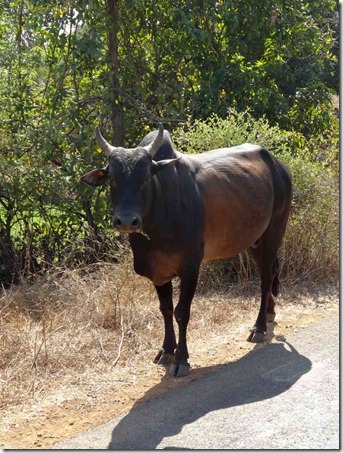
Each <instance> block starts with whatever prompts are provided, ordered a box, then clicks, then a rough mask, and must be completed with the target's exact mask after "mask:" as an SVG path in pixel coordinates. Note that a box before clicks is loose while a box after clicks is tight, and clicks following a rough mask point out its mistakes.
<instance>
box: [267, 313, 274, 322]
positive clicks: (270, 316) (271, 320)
mask: <svg viewBox="0 0 343 453" xmlns="http://www.w3.org/2000/svg"><path fill="white" fill-rule="evenodd" d="M275 316H276V315H275V313H267V322H274V321H275Z"/></svg>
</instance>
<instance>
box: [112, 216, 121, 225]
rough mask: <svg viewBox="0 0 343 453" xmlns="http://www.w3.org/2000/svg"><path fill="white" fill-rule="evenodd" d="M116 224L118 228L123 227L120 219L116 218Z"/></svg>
mask: <svg viewBox="0 0 343 453" xmlns="http://www.w3.org/2000/svg"><path fill="white" fill-rule="evenodd" d="M114 224H115V226H117V227H119V226H121V220H120V218H119V217H116V218H115V219H114Z"/></svg>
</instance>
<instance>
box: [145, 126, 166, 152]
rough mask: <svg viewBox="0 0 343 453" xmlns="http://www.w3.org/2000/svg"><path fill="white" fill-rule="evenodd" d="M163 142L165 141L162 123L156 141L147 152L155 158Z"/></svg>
mask: <svg viewBox="0 0 343 453" xmlns="http://www.w3.org/2000/svg"><path fill="white" fill-rule="evenodd" d="M162 140H163V125H162V123H158V133H157V135H156V137H155V140H154V141H153V142H152V143H151V144H150V145H149V146H147V147H146V150H147V151H148V153H149V154H150V156H151V157H152V158H154V156H155V154H156V153H157V151H158V149H159V147H160V146H161V144H162Z"/></svg>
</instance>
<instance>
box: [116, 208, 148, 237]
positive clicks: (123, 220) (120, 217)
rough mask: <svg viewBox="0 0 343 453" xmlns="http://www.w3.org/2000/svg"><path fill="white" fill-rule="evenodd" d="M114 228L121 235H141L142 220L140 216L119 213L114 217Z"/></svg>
mask: <svg viewBox="0 0 343 453" xmlns="http://www.w3.org/2000/svg"><path fill="white" fill-rule="evenodd" d="M113 227H114V228H115V229H116V230H117V231H119V232H120V233H139V232H140V231H141V229H142V219H141V218H140V216H139V215H138V214H133V213H118V214H116V215H115V216H114V217H113Z"/></svg>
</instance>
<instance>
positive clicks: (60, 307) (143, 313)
mask: <svg viewBox="0 0 343 453" xmlns="http://www.w3.org/2000/svg"><path fill="white" fill-rule="evenodd" d="M284 281H285V282H286V283H285V287H286V290H284V291H283V296H282V297H281V298H280V300H279V301H278V312H277V313H278V321H280V320H282V319H283V320H284V324H283V327H282V329H285V328H291V326H292V327H293V328H294V327H297V326H299V325H301V322H300V323H299V319H301V317H303V320H305V318H306V319H308V318H309V317H310V318H311V317H312V318H313V319H314V313H315V315H316V316H318V315H320V316H323V315H324V314H325V312H326V311H327V310H328V309H331V308H332V307H335V306H336V305H337V290H336V289H333V286H332V282H331V284H330V285H329V286H328V287H327V288H326V289H325V288H323V286H322V285H321V286H320V288H321V289H320V291H319V290H318V288H317V289H315V288H314V287H313V283H312V289H311V294H309V293H308V292H307V290H306V289H305V288H304V287H303V286H302V287H299V286H298V287H293V288H292V285H291V283H292V282H290V281H287V275H285V279H284ZM177 291H178V290H177V284H176V289H175V297H177ZM258 305H259V285H258V280H257V279H256V278H255V277H254V274H253V265H252V263H251V262H250V261H249V260H248V259H247V257H246V256H244V255H243V256H242V257H240V258H237V259H236V260H234V261H231V262H230V263H229V264H227V265H226V266H224V265H223V263H222V262H218V263H214V264H205V265H204V266H203V267H202V271H201V275H200V279H199V288H198V293H197V295H196V297H195V300H194V303H193V306H192V316H191V321H190V326H189V327H190V328H189V348H190V354H191V363H192V366H193V371H194V369H197V368H198V369H203V370H207V369H208V366H209V365H213V366H216V365H219V364H222V363H226V362H228V361H230V360H235V359H236V358H237V357H239V355H242V354H244V353H246V352H248V351H249V350H250V349H252V345H250V344H248V343H246V342H245V338H246V336H247V334H248V329H249V327H251V325H252V324H253V322H254V321H255V318H256V315H257V311H258ZM0 310H1V317H0V331H1V333H0V379H1V381H0V382H1V387H0V414H1V418H2V420H3V425H2V435H3V436H4V437H3V438H4V439H8V437H6V436H8V435H9V434H11V433H12V438H11V442H10V444H8V443H7V441H6V440H4V441H3V442H0V446H2V447H3V446H6V447H8V446H9V445H10V446H12V447H17V448H18V447H20V448H31V447H47V446H51V445H52V443H53V441H54V439H55V437H56V438H58V439H61V438H63V436H68V433H69V431H68V430H66V425H68V422H66V420H65V419H64V418H63V419H62V421H61V423H60V431H59V434H58V435H57V436H54V435H53V433H52V434H51V435H50V438H49V439H48V441H47V440H46V441H45V443H44V442H41V439H39V437H38V438H35V441H34V440H33V439H31V440H29V439H28V438H27V434H26V435H24V434H22V435H20V434H18V433H17V434H15V433H16V429H17V428H18V427H20V426H22V424H23V423H24V425H25V423H27V421H28V420H31V419H32V418H34V417H37V416H38V415H39V414H41V415H42V417H43V419H44V420H45V422H47V421H48V419H49V416H46V412H44V411H46V410H47V408H48V407H50V408H52V407H55V408H58V407H59V408H60V410H61V408H62V409H63V410H64V416H65V414H66V413H67V412H68V407H65V406H63V404H66V402H70V401H77V402H78V404H79V406H78V407H79V409H78V410H79V413H78V417H77V416H76V420H78V421H80V420H82V417H80V414H81V413H84V411H85V408H86V407H91V406H94V405H96V404H101V408H102V410H100V409H99V410H98V411H97V413H96V414H97V416H96V418H95V419H94V420H93V422H92V423H93V424H97V423H100V422H101V421H103V417H104V416H105V417H106V416H107V415H108V413H111V414H112V415H113V416H114V415H116V414H119V413H120V410H123V409H125V408H126V409H127V408H128V407H129V403H130V401H131V403H132V401H133V400H135V399H136V397H137V395H138V396H139V395H140V394H139V392H138V394H137V395H136V394H132V393H128V392H131V391H133V389H135V390H137V389H138V387H139V386H138V384H137V383H138V382H142V386H141V389H145V390H148V388H149V382H150V381H149V376H150V379H152V381H151V382H154V383H156V380H157V381H160V380H161V377H162V375H163V373H162V371H161V369H160V367H157V366H156V365H153V364H152V359H153V357H154V356H155V354H156V352H157V350H158V349H159V347H160V346H161V343H162V335H163V323H162V319H161V315H160V313H159V309H158V301H157V297H156V295H155V290H154V287H153V285H152V284H151V283H150V282H149V281H148V280H146V279H143V278H141V277H139V276H138V275H135V273H134V271H133V269H132V258H131V254H130V253H127V252H125V253H123V255H122V258H121V259H120V263H119V264H108V263H107V264H106V263H98V264H94V265H88V266H87V267H85V268H80V269H77V270H70V269H54V270H53V271H51V272H50V274H48V275H45V276H44V277H41V278H39V279H37V280H36V281H35V283H33V284H30V285H29V284H22V285H20V286H18V287H13V288H12V289H9V290H5V289H3V291H2V295H1V298H0ZM306 322H307V321H306ZM305 324H306V323H305ZM282 329H281V328H280V330H279V333H282V332H287V330H286V331H285V330H282ZM204 338H205V340H204ZM161 373H162V374H161ZM196 376H197V374H193V378H195V377H196ZM199 376H200V375H199ZM142 378H143V381H142ZM147 379H148V380H147ZM170 379H171V380H172V378H170ZM179 381H180V380H179ZM168 385H170V384H168ZM168 385H167V386H166V388H168ZM172 385H174V384H172ZM175 385H176V384H175ZM178 385H179V384H178ZM123 395H124V396H123ZM125 395H126V396H127V398H126V397H125ZM135 395H136V396H135ZM113 398H115V399H114V400H113ZM125 398H126V399H125ZM107 400H109V401H111V406H110V407H111V410H110V409H109V408H108V409H107V411H106V410H103V409H104V407H106V401H107ZM61 404H62V406H61ZM75 404H76V403H75ZM69 409H70V408H69ZM66 411H67V412H66ZM108 411H109V412H108ZM37 414H38V415H37ZM44 414H45V415H44ZM90 419H91V417H90ZM89 423H91V422H89ZM70 424H71V425H73V426H72V428H73V429H74V430H75V429H76V430H77V429H80V430H81V429H84V428H85V427H87V426H84V425H82V428H81V425H80V426H79V425H78V424H75V425H74V422H72V423H70ZM57 425H58V424H57ZM77 426H79V427H78V428H77ZM57 427H58V426H56V424H54V425H53V428H52V427H49V432H50V431H54V430H56V429H57ZM69 428H70V426H69ZM18 429H19V428H18ZM21 429H22V428H21ZM35 429H37V428H35ZM47 429H48V428H47ZM73 429H71V431H70V433H69V435H71V434H73V433H74V431H73ZM13 430H14V431H13ZM0 432H1V431H0ZM31 432H32V429H31ZM76 432H77V431H76ZM55 434H56V433H55ZM25 436H26V437H25ZM32 436H34V434H32ZM14 438H15V439H16V440H15V441H14V440H13V439H14ZM37 439H38V440H37ZM30 446H31V447H30Z"/></svg>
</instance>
